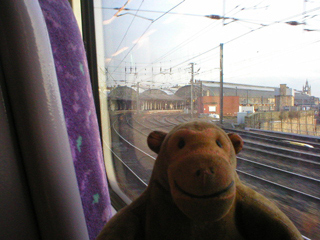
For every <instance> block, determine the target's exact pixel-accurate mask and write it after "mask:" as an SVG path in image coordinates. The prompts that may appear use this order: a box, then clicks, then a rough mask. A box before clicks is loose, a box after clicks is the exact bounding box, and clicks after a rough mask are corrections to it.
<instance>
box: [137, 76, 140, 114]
mask: <svg viewBox="0 0 320 240" xmlns="http://www.w3.org/2000/svg"><path fill="white" fill-rule="evenodd" d="M139 87H140V86H139V82H137V113H139V111H140V102H139V91H140V89H139Z"/></svg>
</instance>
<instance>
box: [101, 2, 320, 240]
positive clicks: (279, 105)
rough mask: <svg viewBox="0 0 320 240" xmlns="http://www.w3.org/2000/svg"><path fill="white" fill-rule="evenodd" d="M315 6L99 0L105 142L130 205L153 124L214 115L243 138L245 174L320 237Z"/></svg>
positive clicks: (115, 181) (142, 184)
mask: <svg viewBox="0 0 320 240" xmlns="http://www.w3.org/2000/svg"><path fill="white" fill-rule="evenodd" d="M319 13H320V3H319V2H318V1H307V0H305V1H289V0H284V1H276V0H261V1H251V0H243V1H238V0H221V1H209V0H207V1H205V0H196V1H195V0H190V1H186V0H182V1H181V0H170V1H167V0H162V1H141V0H123V1H119V0H117V1H110V0H108V1H107V0H100V1H95V17H96V33H97V43H98V44H97V53H98V62H99V77H100V79H99V86H100V98H101V106H102V107H101V109H102V118H103V119H102V125H103V129H104V130H103V143H104V151H105V154H106V156H105V159H106V166H107V169H108V170H107V171H108V177H109V181H110V182H111V185H112V186H113V187H114V188H118V191H119V195H121V196H123V198H124V199H125V201H126V202H127V203H129V202H130V201H132V200H133V199H136V198H137V197H138V196H139V195H140V194H141V193H142V192H143V190H144V189H145V188H146V186H147V184H148V181H149V179H150V176H151V172H152V168H153V164H154V161H155V158H156V154H155V153H153V152H152V151H151V150H150V149H149V148H148V146H147V142H146V139H147V136H148V134H149V133H150V132H151V131H153V130H161V131H169V130H170V129H171V128H172V127H173V126H175V125H176V124H179V123H181V122H185V121H190V120H192V119H193V120H195V119H201V120H203V121H210V122H215V123H217V124H220V125H222V126H223V127H224V129H225V130H226V131H227V132H230V131H233V132H236V133H238V134H239V135H240V136H241V137H242V138H243V139H244V141H245V145H244V149H243V150H242V152H241V153H239V155H238V167H237V168H238V169H237V170H238V174H239V176H240V178H241V179H242V181H243V182H244V183H246V184H247V185H249V186H250V187H252V188H253V189H255V190H256V191H258V192H260V193H262V194H263V195H265V196H266V197H268V198H270V199H271V200H273V201H274V202H275V203H276V204H277V205H278V206H279V207H280V208H281V209H282V210H283V211H284V212H285V213H286V214H287V215H288V216H289V217H290V218H291V219H292V221H293V222H294V223H295V224H296V225H297V227H298V228H299V230H300V231H301V232H302V233H303V235H304V236H305V237H306V238H310V239H319V238H320V227H319V226H320V211H319V209H320V190H319V189H320V188H319V181H320V171H319V170H320V165H319V158H320V155H319V146H320V145H319V141H320V140H319V136H320V127H319V119H320V117H319V96H320V87H319V75H320V72H319V67H318V66H319V63H320V58H319V54H318V53H319V52H320V32H319V31H320V29H319V21H320V16H319ZM222 105H223V107H221V106H222ZM258 130H260V131H258Z"/></svg>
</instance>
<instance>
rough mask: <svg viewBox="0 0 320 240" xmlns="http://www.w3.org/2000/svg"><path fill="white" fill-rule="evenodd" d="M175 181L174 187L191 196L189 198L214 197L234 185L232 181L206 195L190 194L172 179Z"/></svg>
mask: <svg viewBox="0 0 320 240" xmlns="http://www.w3.org/2000/svg"><path fill="white" fill-rule="evenodd" d="M174 183H175V187H176V188H177V189H178V190H179V191H180V192H182V193H183V194H185V195H187V196H189V197H191V198H202V199H206V198H215V197H218V196H220V195H222V194H223V193H225V192H227V191H229V189H230V188H232V186H233V185H234V181H232V182H231V183H230V184H229V186H227V187H226V188H225V189H222V190H221V191H219V192H216V193H213V194H208V195H200V196H199V195H195V194H192V193H188V192H187V191H185V190H183V189H182V188H181V187H180V186H179V185H178V184H177V182H176V181H174Z"/></svg>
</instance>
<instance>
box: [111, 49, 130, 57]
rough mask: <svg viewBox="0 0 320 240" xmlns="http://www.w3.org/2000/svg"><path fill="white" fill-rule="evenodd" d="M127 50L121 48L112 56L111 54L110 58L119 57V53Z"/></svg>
mask: <svg viewBox="0 0 320 240" xmlns="http://www.w3.org/2000/svg"><path fill="white" fill-rule="evenodd" d="M127 49H128V47H123V48H121V49H120V50H119V51H117V52H115V53H114V54H112V55H111V56H112V57H115V56H117V55H119V54H120V53H122V52H124V51H125V50H127Z"/></svg>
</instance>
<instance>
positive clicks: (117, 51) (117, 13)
mask: <svg viewBox="0 0 320 240" xmlns="http://www.w3.org/2000/svg"><path fill="white" fill-rule="evenodd" d="M128 2H129V0H128V1H127V2H126V3H125V5H124V6H126V5H127V4H128ZM143 3H144V0H142V1H141V3H140V6H139V8H138V10H137V11H136V13H135V15H134V17H133V18H132V21H131V22H130V24H129V26H128V28H127V31H126V32H125V34H124V36H123V37H122V40H121V41H120V43H119V45H118V47H117V50H116V51H115V52H118V50H119V48H120V46H121V44H122V42H123V41H124V39H125V38H126V36H127V34H128V32H129V29H130V28H131V26H132V24H133V22H134V20H135V18H136V16H137V14H138V12H139V9H140V8H141V6H142V4H143ZM124 6H123V9H124ZM119 11H120V9H119ZM119 11H118V12H117V13H116V14H118V13H119ZM113 57H114V56H111V60H110V62H109V64H110V63H111V61H112V58H113ZM109 64H108V65H107V67H108V66H109Z"/></svg>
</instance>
